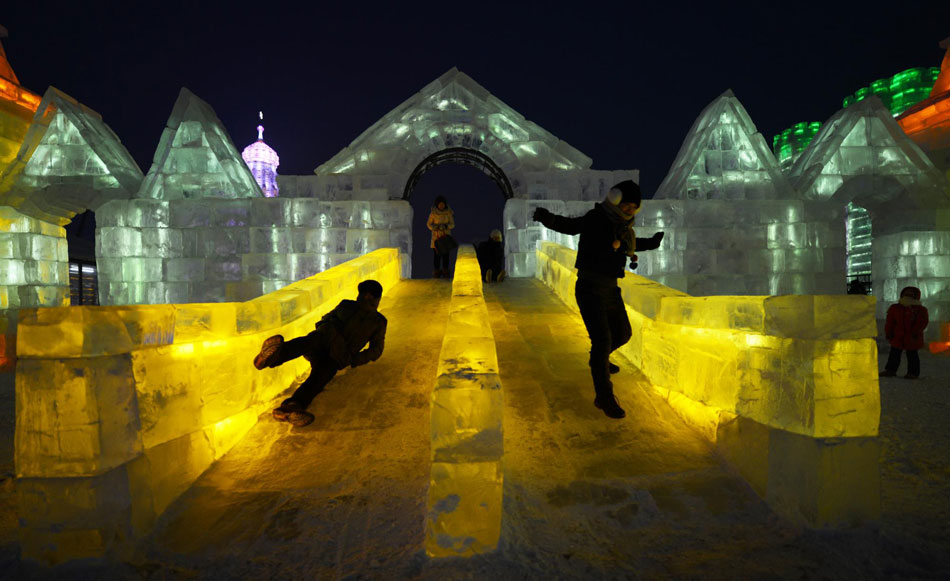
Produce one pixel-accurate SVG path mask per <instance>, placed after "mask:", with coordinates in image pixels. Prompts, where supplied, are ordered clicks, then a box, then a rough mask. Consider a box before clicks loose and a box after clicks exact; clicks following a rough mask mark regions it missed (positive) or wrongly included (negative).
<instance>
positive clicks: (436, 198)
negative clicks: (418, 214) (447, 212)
mask: <svg viewBox="0 0 950 581" xmlns="http://www.w3.org/2000/svg"><path fill="white" fill-rule="evenodd" d="M439 202H442V203H444V204H445V205H446V207H448V205H449V202H448V200H446V199H445V196H436V197H435V201H434V202H432V205H433V207H436V208H438V207H439Z"/></svg>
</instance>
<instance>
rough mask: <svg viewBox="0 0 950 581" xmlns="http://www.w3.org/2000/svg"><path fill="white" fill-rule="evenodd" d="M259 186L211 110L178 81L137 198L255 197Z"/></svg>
mask: <svg viewBox="0 0 950 581" xmlns="http://www.w3.org/2000/svg"><path fill="white" fill-rule="evenodd" d="M263 195H264V194H263V193H262V192H261V188H260V186H258V185H257V182H256V181H255V180H254V176H253V175H251V170H250V169H248V167H247V164H246V163H244V160H243V159H242V158H241V154H240V153H238V150H237V148H236V147H234V143H233V142H232V141H231V137H230V136H228V132H227V131H226V130H225V129H224V126H223V125H222V124H221V121H220V120H219V119H218V116H217V115H216V114H215V112H214V110H213V109H212V108H211V106H210V105H208V104H207V103H206V102H204V101H202V100H201V99H199V98H198V97H197V96H195V94H194V93H192V92H191V91H189V90H188V89H186V88H184V87H182V89H181V92H180V93H179V94H178V100H177V101H175V106H174V107H173V108H172V113H171V115H170V116H169V117H168V124H167V126H166V127H165V130H164V131H163V132H162V137H161V140H160V141H159V144H158V148H157V149H156V150H155V156H154V158H153V159H152V167H151V168H150V169H149V170H148V174H147V175H146V176H145V180H144V181H143V182H142V187H141V188H139V191H138V193H137V194H136V195H135V197H137V198H152V199H157V200H180V199H184V198H259V197H263Z"/></svg>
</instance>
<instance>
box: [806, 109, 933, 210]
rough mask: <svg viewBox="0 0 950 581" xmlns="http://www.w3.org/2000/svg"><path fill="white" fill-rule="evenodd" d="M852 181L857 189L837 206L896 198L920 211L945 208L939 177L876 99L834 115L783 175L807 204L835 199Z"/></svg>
mask: <svg viewBox="0 0 950 581" xmlns="http://www.w3.org/2000/svg"><path fill="white" fill-rule="evenodd" d="M852 178H860V184H861V185H860V187H856V188H848V191H847V192H845V193H844V194H843V195H844V196H845V197H847V198H848V199H842V200H841V201H842V202H843V203H847V202H850V201H852V200H854V201H855V202H856V203H858V204H859V205H862V206H869V205H875V204H878V203H881V202H887V201H890V200H893V199H895V198H896V197H898V196H902V195H903V196H905V197H904V198H902V199H903V200H904V201H905V202H914V203H915V205H916V206H918V207H922V208H932V207H939V206H941V205H945V204H946V203H947V200H946V197H945V195H944V194H943V192H942V181H943V178H942V176H941V175H940V172H939V171H938V170H937V169H936V168H935V167H934V165H933V163H932V162H931V161H930V159H929V158H928V157H927V156H926V154H924V153H923V152H922V151H921V150H920V148H919V147H918V146H917V144H916V143H914V142H913V141H912V140H911V139H910V138H909V137H908V136H907V135H906V134H905V133H904V131H903V130H902V129H901V127H900V125H898V124H897V121H896V120H895V119H894V117H893V116H892V115H891V112H890V111H889V110H888V109H887V108H886V107H885V106H884V104H883V103H881V100H880V99H878V98H877V97H869V98H867V99H864V100H862V101H858V102H857V103H854V104H852V105H850V106H848V107H847V108H845V109H842V110H840V111H838V112H837V113H835V114H834V115H833V116H832V117H831V118H830V119H829V120H828V121H827V122H826V123H825V124H824V125H823V126H822V127H821V130H820V131H819V132H818V134H817V135H816V136H815V138H814V139H813V140H812V142H811V143H810V144H809V145H808V148H806V149H805V151H804V152H802V155H801V157H799V158H798V160H797V161H796V162H795V164H794V165H792V168H791V169H790V170H789V180H790V181H791V183H792V186H793V187H794V188H795V189H796V190H797V191H798V192H800V193H801V194H802V195H803V196H805V197H806V198H812V199H828V198H831V197H832V196H835V195H836V194H837V193H838V192H839V190H841V188H842V186H843V185H844V184H845V183H846V182H848V181H850V180H851V179H852ZM838 197H841V196H838Z"/></svg>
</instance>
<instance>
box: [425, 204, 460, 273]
mask: <svg viewBox="0 0 950 581" xmlns="http://www.w3.org/2000/svg"><path fill="white" fill-rule="evenodd" d="M426 227H427V228H428V229H429V230H431V231H432V243H431V247H432V256H433V258H432V270H433V274H432V275H433V276H434V277H435V278H442V277H445V278H449V261H450V260H451V257H452V255H451V253H452V249H453V248H454V247H455V246H457V244H455V239H454V238H452V229H453V228H455V213H454V212H452V208H450V207H449V203H448V202H447V201H446V199H445V196H437V197H436V199H435V202H434V203H433V205H432V211H431V212H429V219H428V220H426Z"/></svg>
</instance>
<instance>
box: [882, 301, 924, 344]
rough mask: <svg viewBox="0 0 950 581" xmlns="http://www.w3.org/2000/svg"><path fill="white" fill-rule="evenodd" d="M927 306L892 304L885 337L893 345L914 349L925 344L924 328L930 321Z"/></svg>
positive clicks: (888, 312) (889, 309)
mask: <svg viewBox="0 0 950 581" xmlns="http://www.w3.org/2000/svg"><path fill="white" fill-rule="evenodd" d="M928 322H929V321H928V316H927V307H924V306H921V305H911V306H906V307H905V306H904V305H901V304H896V305H891V306H890V307H888V308H887V319H886V320H885V322H884V337H886V338H887V342H888V343H890V344H891V347H895V348H897V349H903V350H905V351H914V350H917V349H920V348H922V347H923V346H924V329H926V328H927V323H928Z"/></svg>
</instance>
